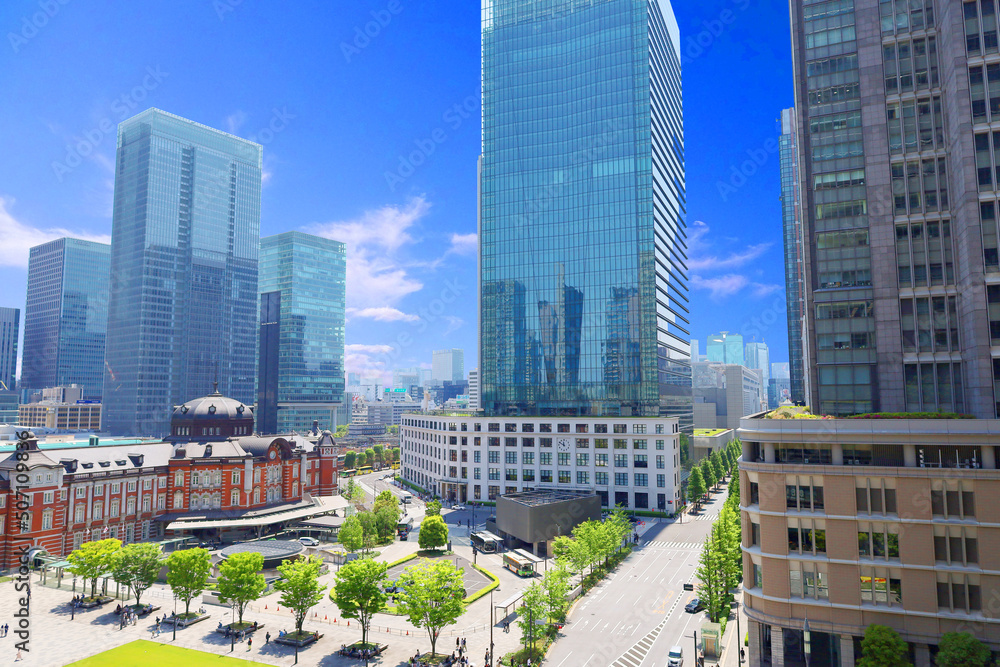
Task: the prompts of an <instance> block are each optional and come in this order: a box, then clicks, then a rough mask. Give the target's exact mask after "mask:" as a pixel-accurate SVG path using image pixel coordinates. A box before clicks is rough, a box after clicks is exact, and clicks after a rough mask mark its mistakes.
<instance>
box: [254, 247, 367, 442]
mask: <svg viewBox="0 0 1000 667" xmlns="http://www.w3.org/2000/svg"><path fill="white" fill-rule="evenodd" d="M346 257H347V256H346V252H345V246H344V244H343V243H340V242H339V241H331V240H329V239H324V238H320V237H318V236H311V235H309V234H303V233H302V232H285V233H283V234H277V235H275V236H269V237H267V238H264V239H261V242H260V291H261V293H262V294H269V293H275V292H278V293H280V295H281V296H280V306H279V309H280V318H279V320H278V321H279V325H278V326H279V334H278V374H277V406H278V410H277V432H278V433H287V432H289V431H298V432H300V433H301V432H304V431H307V430H309V429H311V428H312V426H313V421H314V420H318V421H319V428H320V429H321V430H323V429H330V430H333V429H335V428H336V426H337V423H336V411H337V407H338V406H339V405H340V404H341V403H342V401H343V400H344V317H345V307H346V298H347V295H346V275H347V258H346ZM262 321H263V320H262ZM262 331H263V328H262ZM263 351H264V350H263V348H262V352H263Z"/></svg>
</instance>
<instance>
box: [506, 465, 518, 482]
mask: <svg viewBox="0 0 1000 667" xmlns="http://www.w3.org/2000/svg"><path fill="white" fill-rule="evenodd" d="M504 479H506V480H507V481H508V482H516V481H517V468H505V469H504Z"/></svg>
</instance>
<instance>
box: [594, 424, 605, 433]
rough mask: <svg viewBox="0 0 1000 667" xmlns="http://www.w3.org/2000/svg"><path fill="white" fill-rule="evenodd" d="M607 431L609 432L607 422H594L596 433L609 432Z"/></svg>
mask: <svg viewBox="0 0 1000 667" xmlns="http://www.w3.org/2000/svg"><path fill="white" fill-rule="evenodd" d="M607 432H608V425H607V424H594V433H607Z"/></svg>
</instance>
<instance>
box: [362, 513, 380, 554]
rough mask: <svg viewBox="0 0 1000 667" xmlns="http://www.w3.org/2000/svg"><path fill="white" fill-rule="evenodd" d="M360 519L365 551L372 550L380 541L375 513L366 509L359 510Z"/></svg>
mask: <svg viewBox="0 0 1000 667" xmlns="http://www.w3.org/2000/svg"><path fill="white" fill-rule="evenodd" d="M357 517H358V521H360V522H361V536H362V543H363V546H364V550H365V551H371V550H372V549H373V548H374V547H375V544H376V543H377V542H378V526H377V525H376V522H375V513H374V512H369V511H367V510H366V511H364V512H358V514H357Z"/></svg>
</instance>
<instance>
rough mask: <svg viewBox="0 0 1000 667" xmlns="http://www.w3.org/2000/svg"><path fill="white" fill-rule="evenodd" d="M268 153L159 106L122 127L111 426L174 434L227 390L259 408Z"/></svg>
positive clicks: (107, 410)
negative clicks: (200, 402) (173, 421)
mask: <svg viewBox="0 0 1000 667" xmlns="http://www.w3.org/2000/svg"><path fill="white" fill-rule="evenodd" d="M261 160H262V148H261V147H260V146H259V145H258V144H255V143H253V142H250V141H247V140H245V139H240V138H239V137H235V136H232V135H229V134H226V133H225V132H220V131H219V130H215V129H212V128H210V127H206V126H204V125H200V124H198V123H195V122H193V121H190V120H186V119H184V118H180V117H178V116H174V115H172V114H169V113H166V112H163V111H160V110H159V109H148V110H147V111H144V112H142V113H140V114H139V115H137V116H134V117H133V118H130V119H128V120H126V121H124V122H122V123H121V124H120V125H119V126H118V151H117V157H116V167H115V199H114V213H113V227H112V235H111V276H112V280H111V299H110V303H109V306H108V337H107V352H106V360H107V369H106V374H105V384H104V420H105V421H104V424H103V426H104V428H105V429H106V430H109V431H110V432H112V433H115V434H118V433H127V434H130V435H163V434H166V433H167V432H168V430H169V427H170V415H171V408H172V406H174V405H179V404H182V403H184V402H186V401H188V400H191V399H192V398H195V397H198V396H205V395H207V394H209V393H212V391H213V382H215V381H218V386H219V391H220V392H221V393H222V394H224V395H226V396H229V397H232V398H233V399H235V400H237V401H239V402H241V403H246V404H248V405H249V404H252V403H253V399H254V382H255V378H256V374H257V363H256V361H257V354H256V353H257V345H256V343H257V328H258V314H259V313H258V305H257V302H258V292H257V254H258V249H259V247H260V183H261Z"/></svg>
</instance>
